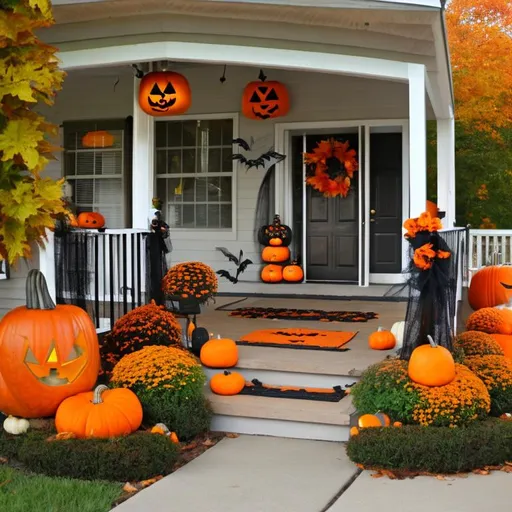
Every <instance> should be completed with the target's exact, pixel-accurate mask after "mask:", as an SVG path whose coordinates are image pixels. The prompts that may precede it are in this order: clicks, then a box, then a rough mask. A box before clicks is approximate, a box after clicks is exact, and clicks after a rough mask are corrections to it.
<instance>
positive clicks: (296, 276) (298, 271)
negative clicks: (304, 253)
mask: <svg viewBox="0 0 512 512" xmlns="http://www.w3.org/2000/svg"><path fill="white" fill-rule="evenodd" d="M283 279H284V280H285V281H288V282H290V283H299V282H300V281H302V280H303V279H304V272H303V270H302V268H301V267H300V265H297V262H296V261H292V264H291V265H287V266H286V267H284V268H283Z"/></svg>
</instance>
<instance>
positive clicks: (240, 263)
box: [216, 247, 252, 284]
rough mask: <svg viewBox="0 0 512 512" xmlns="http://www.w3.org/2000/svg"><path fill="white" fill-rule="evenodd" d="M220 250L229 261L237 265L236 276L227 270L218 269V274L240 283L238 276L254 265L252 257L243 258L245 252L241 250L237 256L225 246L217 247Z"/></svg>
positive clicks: (234, 282)
mask: <svg viewBox="0 0 512 512" xmlns="http://www.w3.org/2000/svg"><path fill="white" fill-rule="evenodd" d="M216 249H217V250H218V251H220V252H221V253H222V254H224V256H226V258H228V259H229V261H232V262H233V263H234V264H235V265H236V266H237V269H236V276H232V275H231V274H230V273H229V272H228V271H227V270H217V274H218V275H219V276H221V277H225V278H226V279H229V280H230V281H231V282H232V283H233V284H236V283H238V276H239V275H240V274H242V273H243V272H244V271H245V270H247V267H248V266H249V265H252V261H251V260H250V259H245V260H243V257H244V252H243V251H242V250H240V255H239V257H238V258H237V257H236V256H235V255H234V254H233V253H232V252H230V251H228V250H227V249H226V248H225V247H216Z"/></svg>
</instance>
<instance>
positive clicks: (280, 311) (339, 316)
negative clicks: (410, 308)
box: [219, 308, 379, 322]
mask: <svg viewBox="0 0 512 512" xmlns="http://www.w3.org/2000/svg"><path fill="white" fill-rule="evenodd" d="M219 309H220V308H219ZM224 311H229V316H237V317H240V318H266V319H268V320H310V321H316V322H367V321H368V320H375V319H377V318H379V315H378V314H377V313H372V312H363V311H323V310H321V309H286V308H237V309H233V310H229V309H225V310H224Z"/></svg>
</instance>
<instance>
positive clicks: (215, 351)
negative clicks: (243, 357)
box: [199, 336, 238, 368]
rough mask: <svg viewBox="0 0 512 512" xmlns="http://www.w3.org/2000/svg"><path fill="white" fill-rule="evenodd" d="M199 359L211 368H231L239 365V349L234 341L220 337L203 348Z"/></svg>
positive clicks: (208, 342)
mask: <svg viewBox="0 0 512 512" xmlns="http://www.w3.org/2000/svg"><path fill="white" fill-rule="evenodd" d="M199 358H200V359H201V363H203V364H204V365H205V366H208V367H209V368H231V367H232V366H235V365H236V363H238V347H237V346H236V343H235V342H234V341H233V340H231V339H229V338H221V337H220V336H219V337H218V338H217V339H213V340H210V341H207V342H206V343H205V344H204V345H203V346H202V347H201V352H200V354H199Z"/></svg>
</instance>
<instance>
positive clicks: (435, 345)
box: [427, 334, 437, 348]
mask: <svg viewBox="0 0 512 512" xmlns="http://www.w3.org/2000/svg"><path fill="white" fill-rule="evenodd" d="M427 340H428V342H429V343H430V346H431V347H432V348H437V343H436V342H435V341H434V338H432V336H430V334H429V335H428V336H427Z"/></svg>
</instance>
